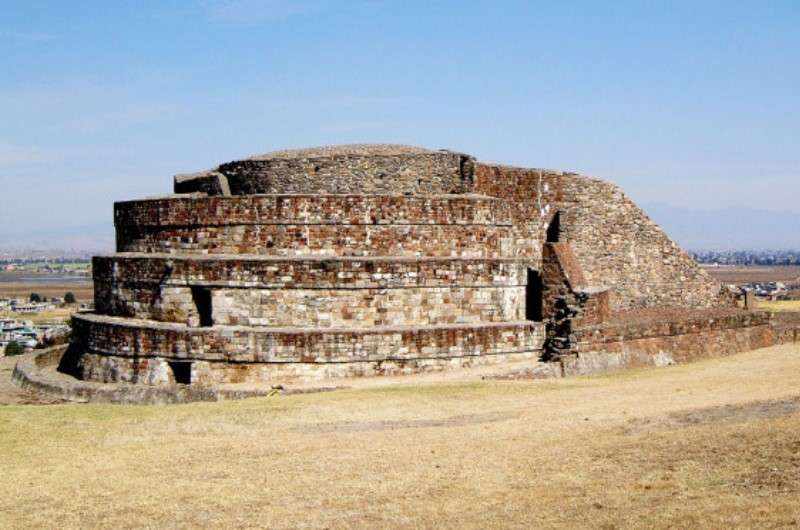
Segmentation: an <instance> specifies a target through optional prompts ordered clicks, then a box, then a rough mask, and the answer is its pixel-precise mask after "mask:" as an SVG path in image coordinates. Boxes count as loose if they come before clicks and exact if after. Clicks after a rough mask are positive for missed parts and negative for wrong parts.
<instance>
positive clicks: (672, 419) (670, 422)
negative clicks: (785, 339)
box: [625, 397, 800, 432]
mask: <svg viewBox="0 0 800 530" xmlns="http://www.w3.org/2000/svg"><path fill="white" fill-rule="evenodd" d="M798 412H800V397H792V398H788V399H774V400H768V401H754V402H751V403H742V404H735V405H721V406H718V407H705V408H701V409H692V410H685V411H677V412H671V413H669V414H667V415H665V416H663V417H655V418H640V419H635V420H631V421H630V422H629V423H628V425H627V426H626V427H625V431H626V432H641V431H648V430H649V431H654V430H668V429H683V428H686V427H690V426H693V425H707V424H715V423H723V422H742V421H748V420H753V419H759V418H778V417H781V416H788V415H791V414H797V413H798Z"/></svg>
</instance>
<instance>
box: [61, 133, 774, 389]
mask: <svg viewBox="0 0 800 530" xmlns="http://www.w3.org/2000/svg"><path fill="white" fill-rule="evenodd" d="M114 223H115V226H116V233H117V252H116V253H115V254H113V255H111V256H105V257H96V258H95V259H94V282H95V305H96V311H95V312H93V313H81V314H78V315H76V316H75V317H74V320H73V326H74V333H73V342H72V345H71V348H70V353H68V354H67V355H66V356H65V358H64V359H63V360H62V363H61V364H62V370H63V371H67V372H71V373H73V374H75V375H77V376H78V377H79V378H81V379H84V380H89V381H99V382H128V383H138V384H143V385H170V384H174V383H179V384H187V385H196V384H201V385H202V384H209V385H214V384H220V383H240V382H244V383H254V384H263V385H275V384H283V383H284V382H290V381H294V380H298V379H309V378H323V377H351V376H371V375H381V374H407V373H415V372H420V371H429V370H441V369H449V368H458V367H465V366H473V365H478V364H489V363H503V362H506V361H514V360H525V361H528V362H529V365H526V366H528V369H527V372H528V373H529V375H532V376H536V375H564V374H570V373H586V372H591V371H596V370H603V369H608V368H613V367H618V366H628V365H632V364H659V363H665V362H673V361H680V360H683V359H686V358H689V357H692V356H699V355H709V354H716V353H726V352H732V351H739V350H742V349H750V348H754V347H758V346H762V345H766V344H769V343H771V342H772V341H773V340H775V331H774V329H773V327H772V326H771V324H770V321H769V319H768V317H767V315H765V314H762V313H757V312H751V311H744V310H740V309H737V308H736V307H735V305H734V302H733V299H732V297H731V296H730V295H728V294H727V293H726V292H725V291H723V290H722V288H721V286H720V285H719V284H717V283H716V282H715V281H713V280H712V279H711V278H709V277H708V276H707V275H706V274H705V273H704V272H703V271H702V270H701V269H700V268H699V267H698V266H697V265H696V264H695V263H694V261H693V260H692V259H691V258H690V257H689V256H688V255H687V254H685V253H684V252H683V251H682V250H681V249H680V248H678V246H677V245H675V243H673V242H672V241H670V239H669V238H668V237H667V236H666V235H665V234H664V233H663V232H662V231H661V230H660V229H659V227H658V226H656V225H655V224H654V223H653V222H652V221H651V220H650V219H649V218H648V217H647V216H646V215H645V214H644V213H643V212H642V211H641V210H640V209H639V208H638V207H637V206H636V205H635V204H633V202H631V201H630V200H629V199H628V198H627V197H626V196H625V195H624V193H623V192H622V191H621V190H620V189H619V188H618V187H617V186H615V185H613V184H610V183H608V182H604V181H602V180H597V179H594V178H589V177H584V176H580V175H577V174H573V173H562V172H557V171H549V170H542V169H523V168H515V167H506V166H500V165H494V164H486V163H482V162H479V161H477V160H475V158H473V157H471V156H469V155H466V154H461V153H456V152H451V151H431V150H426V149H419V148H413V147H405V146H395V145H355V146H341V147H329V148H328V147H326V148H318V149H304V150H296V151H282V152H275V153H270V154H267V155H263V156H257V157H253V158H248V159H245V160H239V161H234V162H229V163H226V164H222V165H220V166H219V167H217V168H215V169H213V170H210V171H206V172H203V173H197V174H191V175H179V176H176V177H175V194H174V195H170V196H168V197H163V198H156V199H146V200H138V201H130V202H121V203H117V204H115V207H114Z"/></svg>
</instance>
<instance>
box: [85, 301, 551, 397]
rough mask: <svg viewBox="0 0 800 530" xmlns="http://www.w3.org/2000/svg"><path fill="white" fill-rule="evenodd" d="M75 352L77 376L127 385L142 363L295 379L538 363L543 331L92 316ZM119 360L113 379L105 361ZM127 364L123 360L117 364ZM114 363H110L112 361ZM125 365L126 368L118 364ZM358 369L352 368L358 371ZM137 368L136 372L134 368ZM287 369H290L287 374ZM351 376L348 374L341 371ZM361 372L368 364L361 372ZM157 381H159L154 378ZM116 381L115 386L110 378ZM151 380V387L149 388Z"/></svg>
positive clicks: (528, 326)
mask: <svg viewBox="0 0 800 530" xmlns="http://www.w3.org/2000/svg"><path fill="white" fill-rule="evenodd" d="M73 326H74V329H75V336H76V337H78V339H77V342H78V343H77V344H74V346H75V347H79V348H80V349H81V350H82V351H84V352H85V355H83V356H82V357H81V360H80V361H79V362H80V365H79V367H78V369H79V370H81V371H82V375H83V377H84V378H85V379H91V380H103V381H109V380H120V381H130V380H131V379H132V378H142V377H143V378H144V379H147V380H148V381H150V379H148V378H151V375H152V374H151V375H142V373H141V371H137V370H140V369H141V365H140V364H135V363H141V361H143V360H145V359H150V358H154V359H160V361H159V362H161V361H163V362H166V361H168V360H172V361H203V362H207V363H212V364H213V365H214V366H216V367H218V368H219V369H220V370H224V369H225V365H228V364H230V363H254V366H253V369H254V370H255V373H261V372H259V370H260V368H259V366H260V365H263V364H275V363H277V364H286V363H290V364H294V366H293V367H291V369H292V370H293V373H295V374H302V373H303V372H304V371H309V372H313V373H316V371H315V369H314V365H316V364H323V363H333V364H341V363H345V364H348V365H349V364H351V363H373V368H372V369H373V370H375V369H379V368H378V365H380V364H382V363H386V362H408V363H412V364H413V363H414V362H416V361H421V360H425V359H430V360H436V361H437V362H436V363H434V364H436V365H440V366H441V365H443V364H446V363H450V362H458V361H453V360H454V359H458V358H463V357H480V356H494V355H509V354H520V355H527V356H538V354H539V350H540V348H541V342H542V340H543V329H542V327H543V326H542V325H540V324H535V323H532V322H527V321H523V322H505V323H497V324H486V323H484V324H480V325H442V326H408V327H374V328H370V329H362V330H357V329H327V330H326V329H297V328H290V329H287V328H283V329H281V328H255V327H244V326H215V327H214V328H192V327H188V326H185V325H180V324H167V323H156V322H152V321H143V320H133V319H123V318H117V317H108V316H100V315H92V314H80V315H76V316H75V317H73ZM109 355H110V356H112V357H113V358H115V359H117V360H116V361H113V362H116V363H118V364H117V365H116V366H118V369H116V370H115V371H114V372H113V373H110V372H108V371H107V370H105V368H102V367H103V366H107V365H106V364H103V363H105V362H106V361H103V362H100V360H101V358H107V357H108V356H109ZM123 358H124V359H130V361H121V360H120V359H123ZM108 362H112V361H108ZM119 363H122V364H119ZM354 366H355V365H354ZM137 367H138V368H137ZM284 368H285V367H284ZM341 368H342V370H343V371H345V372H346V371H347V370H348V368H347V367H341ZM359 369H363V365H361V368H359ZM152 377H155V379H152V378H151V379H152V381H156V382H157V380H160V379H158V378H159V377H160V376H158V374H155V375H152ZM110 378H113V379H110ZM152 381H151V382H152Z"/></svg>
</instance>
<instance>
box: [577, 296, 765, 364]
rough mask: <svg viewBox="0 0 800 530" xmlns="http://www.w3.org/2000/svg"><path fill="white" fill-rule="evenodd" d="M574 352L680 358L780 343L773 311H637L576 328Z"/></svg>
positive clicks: (691, 357) (677, 359) (685, 359)
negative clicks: (659, 355) (658, 354)
mask: <svg viewBox="0 0 800 530" xmlns="http://www.w3.org/2000/svg"><path fill="white" fill-rule="evenodd" d="M573 333H574V339H575V343H576V347H575V350H576V351H577V352H578V354H579V355H580V354H581V353H584V352H610V353H614V352H629V353H630V352H633V353H641V354H656V353H659V352H669V353H670V354H671V355H672V357H673V358H674V360H675V361H677V362H684V361H689V360H693V359H696V358H699V357H708V356H713V355H721V354H725V353H736V352H740V351H749V350H753V349H757V348H763V347H766V346H772V345H773V344H775V342H776V336H775V329H774V326H773V325H772V322H771V319H770V315H769V314H768V313H765V312H757V311H742V310H736V309H712V310H696V311H687V310H681V309H677V308H676V309H673V310H672V311H670V312H663V313H659V312H652V313H648V312H644V313H643V314H639V315H637V314H636V313H635V312H632V313H628V314H626V313H623V314H621V315H617V316H616V317H615V318H614V319H612V320H610V321H608V322H605V323H603V324H600V325H595V326H584V327H581V328H578V329H576V330H574V331H573Z"/></svg>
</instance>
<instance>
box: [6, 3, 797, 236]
mask: <svg viewBox="0 0 800 530" xmlns="http://www.w3.org/2000/svg"><path fill="white" fill-rule="evenodd" d="M353 142H396V143H407V144H415V145H422V146H427V147H432V148H451V149H455V150H460V151H465V152H468V153H471V154H474V155H476V156H478V157H479V158H480V159H482V160H487V161H499V162H505V163H511V164H518V165H528V166H534V167H547V168H556V169H565V170H573V171H578V172H581V173H586V174H590V175H596V176H601V177H604V178H607V179H609V180H613V181H615V182H617V183H619V184H621V185H622V186H623V187H624V188H625V189H626V190H627V191H628V192H629V193H630V194H631V195H632V196H633V197H634V198H635V199H637V200H640V201H644V202H661V203H667V204H670V205H675V206H686V207H692V208H715V207H720V208H721V207H729V206H740V205H748V204H749V205H755V206H758V207H760V208H767V209H774V210H787V211H793V212H800V201H798V197H800V2H798V1H796V0H794V1H786V2H780V1H769V2H747V3H743V2H730V1H724V2H722V1H721V2H697V1H691V2H675V1H664V2H616V1H615V2H601V1H594V2H560V1H559V2H554V1H549V2H541V3H538V2H488V1H487V2H468V1H459V2H456V1H453V2H436V1H422V2H409V1H404V2H400V1H397V2H392V1H355V2H344V1H336V2H334V1H325V0H307V1H305V0H298V1H289V0H285V1H281V0H273V1H270V0H207V1H183V2H177V1H175V2H169V1H151V2H148V1H141V0H140V1H134V0H131V1H113V0H104V1H97V2H92V1H76V2H67V1H61V0H59V1H52V2H46V1H35V2H34V1H30V0H25V1H18V2H8V1H0V197H2V201H0V231H6V232H7V231H8V230H9V227H11V229H12V230H13V229H16V227H19V229H22V228H23V227H24V228H25V229H37V228H40V227H41V228H44V227H48V226H51V225H54V224H57V225H61V226H73V225H74V226H79V225H87V224H94V223H107V224H108V225H110V224H111V222H112V216H111V212H112V209H111V205H112V201H114V200H120V199H132V198H138V197H143V196H147V195H155V194H161V193H165V192H168V191H169V190H170V189H171V176H172V175H173V174H174V173H177V172H187V171H194V170H200V169H205V168H208V167H211V166H214V165H216V164H217V163H220V162H223V161H227V160H231V159H234V158H237V157H242V156H245V155H250V154H255V153H259V152H265V151H271V150H274V149H279V148H287V147H302V146H311V145H322V144H335V143H353Z"/></svg>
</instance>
